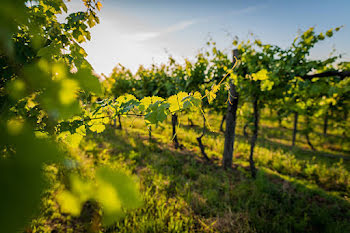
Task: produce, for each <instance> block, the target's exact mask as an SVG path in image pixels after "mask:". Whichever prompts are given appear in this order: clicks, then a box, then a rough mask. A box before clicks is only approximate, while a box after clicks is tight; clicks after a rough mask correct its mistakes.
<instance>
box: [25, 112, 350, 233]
mask: <svg viewBox="0 0 350 233" xmlns="http://www.w3.org/2000/svg"><path fill="white" fill-rule="evenodd" d="M122 121H123V126H124V128H125V130H116V129H114V128H113V127H109V128H107V129H106V131H105V132H103V133H101V134H98V135H90V137H88V138H87V139H86V140H85V141H84V142H83V143H82V144H81V148H80V149H79V150H74V151H71V154H73V157H74V158H75V159H76V160H78V161H79V162H80V164H83V165H82V166H81V167H82V169H81V170H83V171H81V172H82V173H88V172H89V170H90V169H92V168H93V167H95V166H96V165H101V164H108V165H109V166H113V167H117V168H119V169H122V170H124V171H126V172H127V173H129V174H134V175H135V176H136V177H137V182H139V184H140V191H141V193H142V197H143V199H144V203H145V204H144V206H143V207H142V208H140V209H137V210H134V211H131V212H128V213H126V216H125V218H123V219H121V220H120V221H118V222H117V223H116V224H114V225H113V226H111V227H109V228H103V227H101V226H100V225H99V219H98V216H99V215H98V213H99V209H98V207H96V205H94V203H87V207H86V208H85V210H84V211H83V214H82V216H80V217H77V218H73V217H71V216H67V215H64V214H62V213H60V211H59V208H58V206H57V204H56V202H55V201H54V200H55V199H54V196H55V190H57V189H58V188H59V186H60V182H61V183H62V180H60V179H59V170H57V169H55V168H51V170H53V171H50V174H53V175H52V176H53V177H54V178H53V179H56V181H57V182H54V184H55V185H56V186H54V187H53V188H52V189H51V190H49V191H48V193H47V194H46V196H45V198H44V199H43V200H44V201H43V207H42V213H41V215H40V217H38V218H37V219H35V220H34V221H33V223H32V225H31V227H30V228H29V229H28V231H29V232H51V231H52V230H55V231H56V232H69V231H70V232H86V231H90V232H350V223H349V219H350V202H349V194H350V189H349V179H350V175H349V160H348V159H347V158H348V157H347V156H348V154H347V153H346V151H345V152H344V151H341V153H340V154H339V151H337V152H336V153H334V151H332V150H331V149H329V147H327V146H326V149H324V150H323V151H321V149H322V148H323V146H321V145H327V141H326V140H325V139H322V138H321V137H320V138H317V137H313V140H314V143H315V145H316V148H317V149H318V152H314V151H310V150H308V149H307V144H306V141H304V140H303V138H302V137H298V138H297V139H298V141H297V146H298V147H297V148H293V149H292V148H290V147H289V145H288V142H289V139H290V138H291V136H289V132H290V130H288V129H287V130H282V129H280V131H281V132H283V133H278V132H279V129H278V128H277V126H276V125H275V124H276V123H275V122H274V121H270V118H267V119H263V120H262V127H261V131H260V135H261V137H260V139H259V141H258V144H257V147H256V156H255V160H256V163H257V167H258V177H257V179H256V180H253V179H251V177H250V173H249V169H248V163H247V156H248V151H249V140H248V139H246V138H244V137H243V136H241V134H242V132H241V129H242V127H241V125H239V126H238V128H237V131H238V137H237V141H236V144H235V155H234V164H235V165H234V168H233V169H231V170H227V171H225V170H223V169H222V168H221V164H220V163H221V154H222V148H223V143H224V139H223V134H222V133H220V132H218V130H216V129H218V126H219V123H220V122H219V121H220V119H219V118H218V117H217V116H215V115H209V116H208V121H209V122H210V125H211V129H212V132H210V133H208V134H207V135H206V136H205V137H204V138H203V143H204V145H205V149H206V152H207V154H208V155H209V157H210V159H211V162H207V161H205V160H204V159H203V158H202V157H201V156H200V150H199V148H198V145H197V141H196V137H198V136H199V135H200V133H201V128H200V127H198V126H197V127H188V126H186V125H185V124H184V123H186V121H187V119H186V118H184V117H180V123H181V126H180V127H179V130H178V137H179V140H180V143H181V144H183V145H184V147H185V149H183V150H175V149H174V148H173V146H172V145H171V143H170V139H171V127H170V125H169V123H170V121H169V120H168V123H164V124H161V125H159V126H158V127H157V128H155V127H153V130H152V136H153V140H152V141H149V140H148V130H147V128H146V127H145V125H144V122H143V120H141V119H138V118H135V119H130V118H128V119H127V118H125V119H123V120H122ZM193 121H194V123H195V124H196V125H201V121H200V117H199V116H194V117H193ZM287 123H288V122H287ZM288 127H290V126H288V124H287V128H288ZM332 133H333V132H332ZM332 140H333V139H332ZM339 144H341V143H339ZM337 146H338V145H337ZM338 147H340V148H344V147H345V146H344V145H342V144H341V145H340V146H338ZM335 154H336V155H335ZM340 157H341V158H342V159H341V158H340ZM96 213H97V214H96Z"/></svg>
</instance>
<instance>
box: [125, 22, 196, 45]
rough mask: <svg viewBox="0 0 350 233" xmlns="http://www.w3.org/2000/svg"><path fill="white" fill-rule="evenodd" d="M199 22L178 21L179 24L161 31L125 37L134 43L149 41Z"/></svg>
mask: <svg viewBox="0 0 350 233" xmlns="http://www.w3.org/2000/svg"><path fill="white" fill-rule="evenodd" d="M198 22H199V20H184V21H180V22H179V23H176V24H173V25H170V26H169V27H166V28H164V29H161V30H159V31H153V32H140V33H135V34H132V35H127V38H128V39H132V40H134V41H146V40H151V39H154V38H157V37H160V36H163V35H166V34H169V33H173V32H178V31H182V30H184V29H186V28H188V27H190V26H192V25H194V24H196V23H198Z"/></svg>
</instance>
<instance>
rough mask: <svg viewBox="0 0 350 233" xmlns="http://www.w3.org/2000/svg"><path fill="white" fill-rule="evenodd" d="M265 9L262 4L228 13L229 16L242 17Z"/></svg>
mask: <svg viewBox="0 0 350 233" xmlns="http://www.w3.org/2000/svg"><path fill="white" fill-rule="evenodd" d="M265 7H266V5H263V4H259V5H254V6H248V7H246V8H243V9H238V10H233V11H230V14H233V15H244V14H248V13H252V12H254V11H257V10H261V9H263V8H265Z"/></svg>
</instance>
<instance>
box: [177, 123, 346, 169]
mask: <svg viewBox="0 0 350 233" xmlns="http://www.w3.org/2000/svg"><path fill="white" fill-rule="evenodd" d="M181 127H182V128H183V129H185V130H194V131H195V132H196V133H198V134H200V133H202V130H203V129H202V127H200V126H186V125H182V126H181ZM271 128H272V127H262V129H261V130H260V136H259V137H258V144H257V145H258V146H261V147H265V148H267V149H271V150H274V151H276V150H279V149H282V150H283V151H285V152H286V151H290V152H292V154H293V155H295V156H296V157H297V158H299V159H310V158H312V157H313V156H316V157H318V158H319V157H325V158H326V160H327V162H337V161H335V160H334V159H344V160H350V156H346V155H343V154H336V153H329V152H325V151H321V150H318V151H312V150H309V149H305V148H303V147H301V146H294V147H292V146H291V145H287V144H284V143H281V142H276V141H274V140H272V139H269V138H266V137H262V136H265V135H261V132H267V131H268V130H269V129H271ZM274 129H279V128H274ZM206 134H207V135H209V136H212V137H224V134H223V133H222V132H214V131H208V132H206ZM281 135H282V139H283V137H284V138H286V139H289V138H288V137H286V136H284V135H283V134H281ZM236 138H237V141H238V142H248V138H246V137H244V136H243V135H241V134H238V133H236ZM278 139H281V138H278ZM297 142H301V141H297ZM302 143H304V142H302ZM343 152H346V151H343ZM305 156H306V157H307V158H305Z"/></svg>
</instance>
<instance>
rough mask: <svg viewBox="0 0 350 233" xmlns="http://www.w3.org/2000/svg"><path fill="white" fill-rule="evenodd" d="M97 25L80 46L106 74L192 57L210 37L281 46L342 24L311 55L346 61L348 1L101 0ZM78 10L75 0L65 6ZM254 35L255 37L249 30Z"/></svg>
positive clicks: (226, 45)
mask: <svg viewBox="0 0 350 233" xmlns="http://www.w3.org/2000/svg"><path fill="white" fill-rule="evenodd" d="M101 2H102V5H103V7H102V9H101V11H100V12H99V13H98V15H99V17H100V24H98V25H97V26H95V27H94V28H92V29H91V37H92V38H91V40H90V41H88V42H86V43H83V44H82V47H83V48H84V49H85V50H86V52H87V53H88V57H87V60H88V61H89V62H90V63H91V64H92V66H93V67H94V69H95V71H96V72H97V73H98V74H101V73H104V74H105V75H109V74H110V73H111V72H112V69H113V68H114V67H115V66H116V65H117V64H118V63H121V64H122V65H124V66H125V67H127V68H129V69H131V71H133V72H135V71H136V70H137V68H138V67H139V65H144V66H146V67H147V66H149V65H150V64H152V63H162V62H166V61H167V58H168V56H169V55H171V56H172V57H174V58H175V59H176V60H178V61H179V62H181V61H183V59H184V58H189V59H191V58H193V57H194V56H195V54H196V53H197V52H198V51H200V49H201V48H205V47H206V42H207V41H208V40H209V39H212V40H213V41H215V42H216V43H217V46H218V48H220V49H225V50H227V51H229V50H232V49H233V45H232V41H233V39H234V38H235V37H236V36H237V37H238V38H239V39H240V40H246V39H248V38H257V39H260V40H261V41H262V42H263V43H269V44H274V45H278V46H281V47H282V48H285V47H287V46H289V45H290V44H291V43H292V41H293V40H294V38H295V37H296V35H297V34H298V32H301V31H305V30H307V29H308V28H309V27H315V30H316V32H321V31H324V32H325V31H327V30H328V29H330V28H335V27H337V26H341V25H343V26H344V27H343V28H342V29H341V30H340V31H339V32H337V33H335V35H334V36H333V37H332V38H330V39H326V40H325V41H322V42H320V43H318V44H317V46H316V47H315V48H313V49H312V51H311V55H310V57H311V58H313V59H324V58H328V57H329V56H330V54H331V52H332V51H333V50H335V54H342V60H348V61H349V60H350V13H349V10H350V0H317V1H316V0H303V1H300V0H294V1H287V0H245V1H243V0H231V1H228V0H211V1H208V0H101ZM67 5H68V7H69V9H71V11H72V12H74V11H77V10H81V9H82V3H81V1H79V0H71V2H69V3H68V4H67ZM251 33H253V34H254V35H253V37H251V36H250V34H251Z"/></svg>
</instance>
